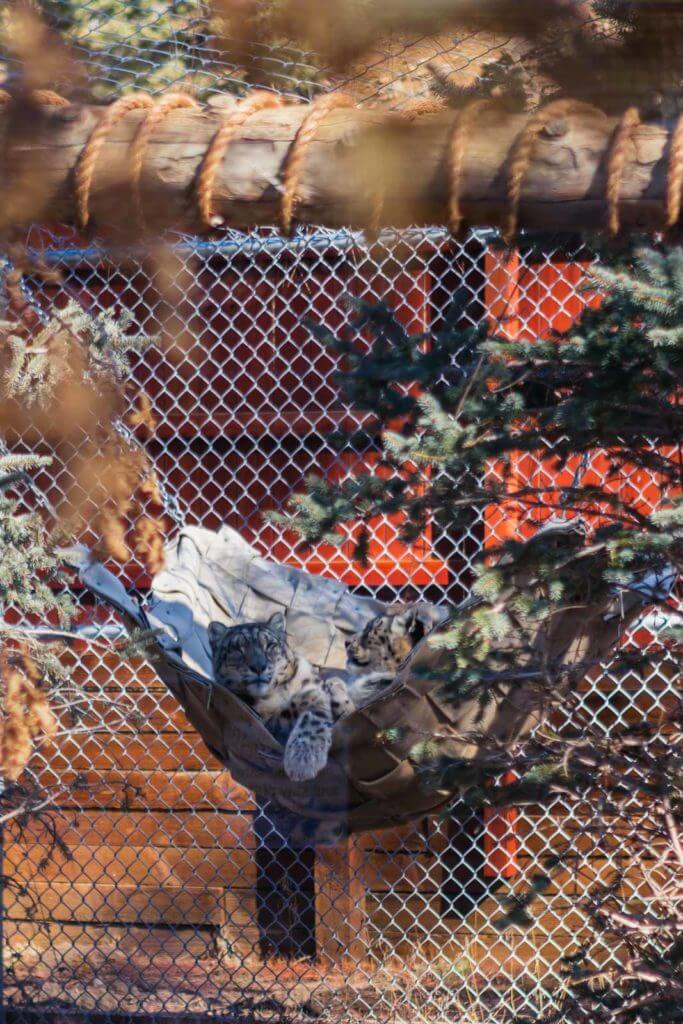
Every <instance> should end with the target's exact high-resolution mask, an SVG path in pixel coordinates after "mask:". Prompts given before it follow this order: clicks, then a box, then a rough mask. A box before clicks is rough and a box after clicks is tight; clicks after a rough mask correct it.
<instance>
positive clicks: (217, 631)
mask: <svg viewBox="0 0 683 1024" xmlns="http://www.w3.org/2000/svg"><path fill="white" fill-rule="evenodd" d="M227 631H228V627H227V626H224V625H223V623H222V622H210V623H209V647H210V648H211V650H212V651H214V650H216V648H217V647H218V645H219V644H220V642H221V640H222V639H223V637H224V636H225V634H226V633H227Z"/></svg>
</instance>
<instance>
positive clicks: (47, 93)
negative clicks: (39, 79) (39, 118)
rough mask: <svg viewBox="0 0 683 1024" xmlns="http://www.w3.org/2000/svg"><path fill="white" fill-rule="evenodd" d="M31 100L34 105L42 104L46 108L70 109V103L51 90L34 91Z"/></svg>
mask: <svg viewBox="0 0 683 1024" xmlns="http://www.w3.org/2000/svg"><path fill="white" fill-rule="evenodd" d="M31 99H33V100H35V102H36V103H42V104H43V105H44V106H46V107H70V106H71V102H70V101H69V100H67V99H66V98H65V97H64V96H60V95H59V93H58V92H55V91H54V90H53V89H34V90H33V92H32V93H31Z"/></svg>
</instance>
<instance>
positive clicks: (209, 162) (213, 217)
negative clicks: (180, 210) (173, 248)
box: [197, 89, 285, 228]
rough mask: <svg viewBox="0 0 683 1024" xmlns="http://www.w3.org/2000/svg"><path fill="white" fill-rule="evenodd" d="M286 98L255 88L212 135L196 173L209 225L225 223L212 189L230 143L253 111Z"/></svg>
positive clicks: (199, 197) (199, 202)
mask: <svg viewBox="0 0 683 1024" xmlns="http://www.w3.org/2000/svg"><path fill="white" fill-rule="evenodd" d="M284 102H285V101H284V99H283V98H282V96H278V95H277V94H276V93H274V92H266V91H265V89H259V90H257V91H255V92H252V93H251V94H250V95H249V96H248V97H247V98H246V99H244V100H242V101H241V102H240V104H239V106H238V107H237V109H235V110H233V111H231V112H230V113H229V114H228V116H227V117H226V119H225V120H224V121H223V123H222V124H221V126H220V128H219V129H218V131H217V132H216V134H215V135H214V137H213V138H212V139H211V142H210V143H209V148H208V149H207V151H206V153H205V154H204V159H203V160H202V164H201V167H200V169H199V175H198V177H197V206H198V208H199V216H200V218H201V221H202V223H203V224H204V225H205V226H206V227H210V228H215V227H218V226H219V225H220V224H222V223H223V218H222V217H220V216H218V215H217V214H215V213H214V212H213V193H214V188H215V183H216V174H217V173H218V168H219V167H220V165H221V162H222V160H223V157H224V156H225V152H226V150H227V148H228V146H229V145H230V143H231V142H232V140H233V139H234V138H235V135H236V134H237V132H238V131H239V130H240V128H242V126H243V125H244V124H246V122H247V121H248V120H249V118H250V117H251V116H252V115H253V114H256V113H257V112H258V111H259V110H267V109H269V108H272V107H281V106H283V104H284Z"/></svg>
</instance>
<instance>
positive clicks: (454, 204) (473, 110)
mask: <svg viewBox="0 0 683 1024" xmlns="http://www.w3.org/2000/svg"><path fill="white" fill-rule="evenodd" d="M493 107H495V103H494V101H493V100H490V99H481V100H474V102H473V103H468V104H467V106H465V107H463V108H462V110H460V111H458V114H457V115H456V118H455V121H454V122H453V128H452V131H451V136H450V138H449V140H448V155H447V165H448V228H449V230H450V232H451V234H452V235H453V236H457V235H458V234H459V233H460V227H461V225H462V216H463V215H462V210H461V209H460V186H461V184H462V169H463V166H464V163H465V148H466V147H465V140H466V137H467V131H468V130H469V128H470V125H471V124H472V122H473V121H474V120H475V118H476V117H477V116H478V115H479V114H480V113H483V111H484V110H490V109H492V108H493Z"/></svg>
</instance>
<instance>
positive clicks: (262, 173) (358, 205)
mask: <svg viewBox="0 0 683 1024" xmlns="http://www.w3.org/2000/svg"><path fill="white" fill-rule="evenodd" d="M309 110H310V107H309V106H308V105H305V104H302V105H290V106H283V107H279V108H275V109H263V110H258V111H256V112H255V113H253V114H252V115H251V116H250V117H249V118H248V119H246V120H245V123H244V124H243V125H242V126H241V128H239V129H238V130H237V131H236V134H235V136H234V137H233V139H232V141H231V142H230V144H229V146H228V147H227V149H226V151H225V153H224V155H223V158H222V160H221V161H220V164H219V166H218V168H217V173H216V178H215V185H214V189H213V193H212V208H213V210H214V212H215V214H216V215H217V216H218V217H219V218H221V219H222V223H223V225H224V226H226V227H235V228H248V227H252V226H255V225H267V224H273V223H277V222H278V220H279V218H280V214H281V199H282V180H283V174H284V173H285V169H286V167H287V164H288V162H289V163H290V165H291V154H292V146H293V142H294V140H295V138H296V136H297V132H298V131H299V129H300V128H301V125H302V122H303V120H304V118H305V117H306V115H307V112H308V111H309ZM105 112H106V108H102V107H87V106H83V107H77V106H68V107H63V108H60V107H51V106H45V107H43V108H41V112H40V116H37V117H35V119H34V121H33V123H32V125H31V130H30V131H21V132H17V131H16V130H15V128H14V127H13V124H14V125H15V124H16V116H15V117H14V122H13V120H12V105H11V104H6V105H5V106H4V107H3V108H1V109H0V146H1V147H2V149H1V150H0V152H2V154H3V155H4V168H2V170H3V173H2V174H1V175H0V204H3V202H4V206H5V216H4V218H3V219H4V221H5V224H6V223H7V203H8V202H10V199H9V198H8V196H11V190H12V188H14V189H15V190H16V188H17V187H20V186H21V182H22V180H26V181H35V180H36V179H39V182H40V189H39V205H38V209H35V208H32V216H33V219H41V220H43V221H44V222H45V221H49V222H60V223H70V224H77V223H78V217H77V210H76V204H75V201H74V182H75V178H76V170H77V167H78V163H79V159H80V158H81V154H82V152H83V149H84V147H85V146H86V143H87V142H88V139H89V137H90V136H91V133H92V132H93V130H94V129H95V127H96V126H97V125H98V123H99V122H100V121H101V119H102V118H103V117H104V116H105ZM147 116H148V111H147V110H145V109H137V110H131V111H129V112H128V113H127V114H125V116H123V117H122V118H121V120H120V121H119V122H118V123H116V124H115V125H114V126H113V127H112V129H111V131H110V132H109V133H108V135H107V138H106V141H105V143H104V145H103V148H102V150H101V152H100V155H99V158H98V160H97V163H96V166H95V169H94V174H93V179H92V185H91V188H90V195H89V200H88V210H89V218H90V225H89V227H90V230H93V229H94V228H102V227H103V226H105V225H108V224H111V225H114V226H118V227H121V228H125V230H126V234H127V235H128V236H129V237H130V236H131V235H136V234H137V235H141V234H143V224H142V221H141V219H140V216H139V208H138V207H136V204H135V202H134V201H133V200H134V196H133V194H132V192H133V190H132V186H131V153H132V152H133V151H134V146H133V143H134V140H135V138H136V133H137V132H138V130H139V128H140V125H141V123H142V121H143V120H144V119H145V117H147ZM456 116H457V115H456V114H455V112H454V111H449V110H444V111H441V112H437V113H428V114H425V115H423V116H420V117H416V118H414V119H412V120H410V119H409V118H407V117H405V116H400V115H392V114H387V113H385V112H381V111H376V110H361V109H353V108H349V109H332V110H329V111H327V113H326V114H325V116H324V118H323V119H322V121H321V123H320V125H319V127H318V128H317V130H316V131H315V134H314V137H313V138H312V139H311V140H310V141H309V142H308V143H307V145H306V149H305V153H304V155H303V159H302V162H301V168H300V174H299V177H298V185H297V190H296V192H297V203H296V208H295V220H296V221H297V222H298V223H303V224H315V225H324V226H329V227H342V226H348V227H352V228H361V227H367V225H368V223H371V222H372V220H373V218H375V220H376V222H377V223H378V224H379V223H381V224H384V225H391V226H395V227H400V226H404V225H407V224H412V223H421V224H444V223H447V222H448V209H449V202H450V201H451V199H452V195H451V192H452V177H453V171H452V156H451V164H450V165H449V152H450V153H451V154H452V145H451V143H452V138H453V131H454V124H455V119H456ZM222 117H225V112H223V113H222V112H221V111H220V110H216V108H215V107H214V108H208V107H203V108H202V107H197V108H194V109H192V108H180V109H172V110H170V111H168V112H167V113H166V114H165V115H164V117H163V118H162V119H160V120H159V122H158V123H157V124H156V126H155V127H154V130H153V131H152V132H151V134H150V138H149V141H148V143H147V146H146V150H145V154H144V163H143V167H142V173H141V176H140V179H139V180H140V185H139V187H140V193H139V195H140V199H141V204H142V210H143V211H144V224H145V225H146V227H147V229H148V230H150V231H152V230H153V231H155V232H156V231H159V230H160V229H161V228H164V227H173V228H176V229H182V230H186V231H194V232H202V231H206V230H207V229H208V228H207V225H206V224H203V223H202V220H201V217H200V214H199V206H198V202H197V188H196V183H197V179H198V174H199V171H200V168H201V166H202V160H203V158H204V156H205V154H206V151H207V147H208V146H209V143H210V142H211V139H212V138H213V137H214V135H215V133H216V131H217V130H218V128H219V125H220V124H221V118H222ZM529 119H530V115H528V114H509V113H504V112H502V111H500V110H498V109H495V108H494V109H491V108H488V109H486V108H484V109H483V110H481V111H480V112H479V113H478V114H477V116H476V117H472V118H471V121H470V123H469V124H468V128H467V132H466V137H465V138H464V150H463V159H462V164H461V173H460V176H459V185H458V189H457V191H458V198H459V205H460V209H461V213H462V216H463V222H464V223H466V224H469V225H473V226H477V225H484V226H497V225H504V224H506V222H508V221H509V216H510V204H511V198H510V191H511V186H510V176H511V163H512V162H513V161H514V160H515V159H516V157H515V153H517V157H518V155H519V141H520V136H521V133H523V132H524V130H525V127H526V126H528V124H529ZM671 130H672V126H671V125H664V124H659V123H657V124H654V123H653V124H635V125H631V126H630V127H629V128H628V130H627V131H626V132H623V131H622V133H621V149H622V156H623V163H621V166H620V168H617V171H618V174H617V178H618V180H617V185H618V196H619V203H618V212H619V219H620V224H621V227H622V228H624V229H657V228H661V227H662V225H663V223H664V217H665V205H666V194H667V182H668V179H669V166H668V165H669V149H670V137H671ZM619 135H620V132H619V122H618V121H617V120H616V119H615V118H611V117H608V116H607V115H606V114H604V113H602V112H601V111H599V110H597V109H595V108H592V107H589V106H587V105H585V104H578V103H577V104H575V105H574V106H573V107H572V108H571V109H570V110H569V111H568V112H566V111H565V112H562V113H561V114H558V116H557V117H553V118H550V119H549V120H548V121H547V123H546V124H545V125H544V126H543V127H542V128H541V129H540V130H538V129H537V131H536V132H535V133H534V138H533V139H532V140H531V144H530V146H529V147H527V148H528V160H527V161H526V162H525V167H524V172H523V174H522V176H521V191H520V196H519V209H518V219H517V223H518V226H519V227H522V228H529V229H543V230H552V231H566V230H569V231H577V230H591V229H597V228H601V227H604V226H605V225H606V223H607V220H608V205H607V199H606V196H607V192H608V186H607V182H608V177H609V169H610V166H612V167H613V169H614V159H613V157H614V149H615V145H616V144H617V142H618V139H619ZM138 137H139V136H138ZM449 167H450V170H449ZM3 196H4V199H3ZM136 210H137V214H136Z"/></svg>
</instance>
